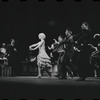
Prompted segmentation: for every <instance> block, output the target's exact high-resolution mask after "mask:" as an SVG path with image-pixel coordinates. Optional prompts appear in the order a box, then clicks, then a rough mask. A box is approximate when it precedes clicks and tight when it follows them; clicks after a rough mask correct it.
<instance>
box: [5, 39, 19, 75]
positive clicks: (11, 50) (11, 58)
mask: <svg viewBox="0 0 100 100" xmlns="http://www.w3.org/2000/svg"><path fill="white" fill-rule="evenodd" d="M7 55H8V65H9V66H11V76H15V70H16V65H17V50H16V47H15V40H14V39H11V43H10V44H8V45H7Z"/></svg>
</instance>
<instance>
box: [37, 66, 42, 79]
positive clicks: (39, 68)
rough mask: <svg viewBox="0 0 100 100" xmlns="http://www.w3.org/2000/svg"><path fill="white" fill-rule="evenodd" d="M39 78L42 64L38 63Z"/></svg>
mask: <svg viewBox="0 0 100 100" xmlns="http://www.w3.org/2000/svg"><path fill="white" fill-rule="evenodd" d="M38 78H41V65H40V64H38Z"/></svg>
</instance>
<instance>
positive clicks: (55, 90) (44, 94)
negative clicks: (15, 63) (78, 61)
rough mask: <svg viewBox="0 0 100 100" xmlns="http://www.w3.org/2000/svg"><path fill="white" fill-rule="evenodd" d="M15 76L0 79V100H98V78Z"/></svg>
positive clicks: (99, 92)
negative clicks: (61, 78)
mask: <svg viewBox="0 0 100 100" xmlns="http://www.w3.org/2000/svg"><path fill="white" fill-rule="evenodd" d="M77 79H78V77H74V78H73V79H72V78H71V77H68V79H64V80H60V79H58V78H55V77H52V78H49V77H43V78H41V79H38V78H36V77H33V76H16V77H1V78H0V100H2V99H8V100H99V99H100V95H99V94H100V78H99V77H98V78H95V77H89V78H87V79H86V81H80V82H79V81H76V80H77Z"/></svg>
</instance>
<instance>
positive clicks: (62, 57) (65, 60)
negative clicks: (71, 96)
mask: <svg viewBox="0 0 100 100" xmlns="http://www.w3.org/2000/svg"><path fill="white" fill-rule="evenodd" d="M71 66H72V63H71V62H70V57H69V56H68V55H67V53H65V52H61V53H59V58H58V76H61V77H63V78H65V77H66V73H67V72H68V73H69V74H71V72H72V71H71V69H70V67H71Z"/></svg>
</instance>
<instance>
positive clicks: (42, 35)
mask: <svg viewBox="0 0 100 100" xmlns="http://www.w3.org/2000/svg"><path fill="white" fill-rule="evenodd" d="M38 37H39V38H40V39H45V38H46V35H45V34H44V33H39V35H38Z"/></svg>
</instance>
